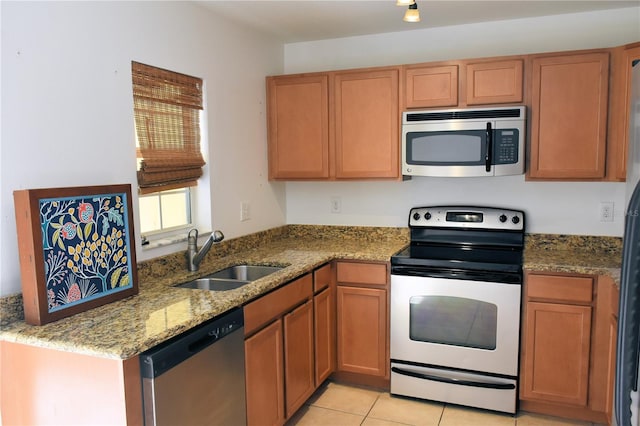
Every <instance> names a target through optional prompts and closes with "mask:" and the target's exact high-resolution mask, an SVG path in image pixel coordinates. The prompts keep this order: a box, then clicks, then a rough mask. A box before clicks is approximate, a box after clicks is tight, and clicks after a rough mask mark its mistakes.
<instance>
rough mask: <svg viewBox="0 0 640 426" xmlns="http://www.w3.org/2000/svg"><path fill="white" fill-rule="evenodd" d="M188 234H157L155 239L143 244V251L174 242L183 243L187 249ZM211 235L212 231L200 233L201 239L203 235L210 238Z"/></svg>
mask: <svg viewBox="0 0 640 426" xmlns="http://www.w3.org/2000/svg"><path fill="white" fill-rule="evenodd" d="M187 235H188V232H181V233H176V234H172V235H165V236H156V237H155V238H154V239H151V240H148V241H149V242H148V243H147V244H143V245H142V250H143V251H147V250H153V249H157V248H161V247H166V246H170V245H174V244H183V245H184V249H185V250H186V249H187V245H186V243H187ZM209 235H211V232H204V233H202V234H198V239H200V238H201V237H206V238H209Z"/></svg>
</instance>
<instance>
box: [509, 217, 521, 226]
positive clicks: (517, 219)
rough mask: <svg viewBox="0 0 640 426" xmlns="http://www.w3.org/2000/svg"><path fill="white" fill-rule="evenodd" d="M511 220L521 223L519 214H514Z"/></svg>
mask: <svg viewBox="0 0 640 426" xmlns="http://www.w3.org/2000/svg"><path fill="white" fill-rule="evenodd" d="M511 222H513V223H514V224H515V225H517V224H518V223H520V218H519V217H518V216H514V217H512V218H511Z"/></svg>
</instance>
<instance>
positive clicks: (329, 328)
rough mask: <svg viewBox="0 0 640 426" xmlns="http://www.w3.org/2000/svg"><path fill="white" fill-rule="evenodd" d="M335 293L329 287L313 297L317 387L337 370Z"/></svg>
mask: <svg viewBox="0 0 640 426" xmlns="http://www.w3.org/2000/svg"><path fill="white" fill-rule="evenodd" d="M334 294H335V290H334V289H333V288H332V287H327V288H325V289H324V290H323V291H322V292H320V293H318V294H317V295H316V296H315V297H314V298H313V316H314V320H315V343H316V351H315V353H316V363H315V373H316V376H315V377H316V382H315V383H316V387H317V386H320V384H321V383H322V382H324V381H325V380H326V379H327V377H329V375H330V374H331V373H333V371H334V370H335V357H336V344H335V340H336V332H335V327H336V320H335V318H336V316H335V309H334V306H335V300H334Z"/></svg>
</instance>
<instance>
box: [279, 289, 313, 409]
mask: <svg viewBox="0 0 640 426" xmlns="http://www.w3.org/2000/svg"><path fill="white" fill-rule="evenodd" d="M284 352H285V354H284V377H285V389H286V416H287V418H288V417H291V416H292V415H293V413H295V412H296V410H297V409H298V408H300V407H301V406H302V404H304V402H305V401H306V400H307V399H308V398H309V397H310V396H311V394H312V393H313V391H314V390H315V386H314V371H315V368H314V358H313V302H312V301H311V300H309V301H308V302H307V303H305V304H304V305H302V306H300V307H298V308H296V309H295V310H294V311H293V312H291V313H289V314H287V315H285V316H284Z"/></svg>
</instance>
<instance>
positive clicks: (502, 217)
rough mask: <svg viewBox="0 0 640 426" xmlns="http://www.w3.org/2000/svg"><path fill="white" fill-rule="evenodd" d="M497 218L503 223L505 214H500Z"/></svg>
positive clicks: (505, 219)
mask: <svg viewBox="0 0 640 426" xmlns="http://www.w3.org/2000/svg"><path fill="white" fill-rule="evenodd" d="M499 219H500V222H502V223H505V222H506V221H507V216H506V215H503V214H501V215H500V217H499Z"/></svg>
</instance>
